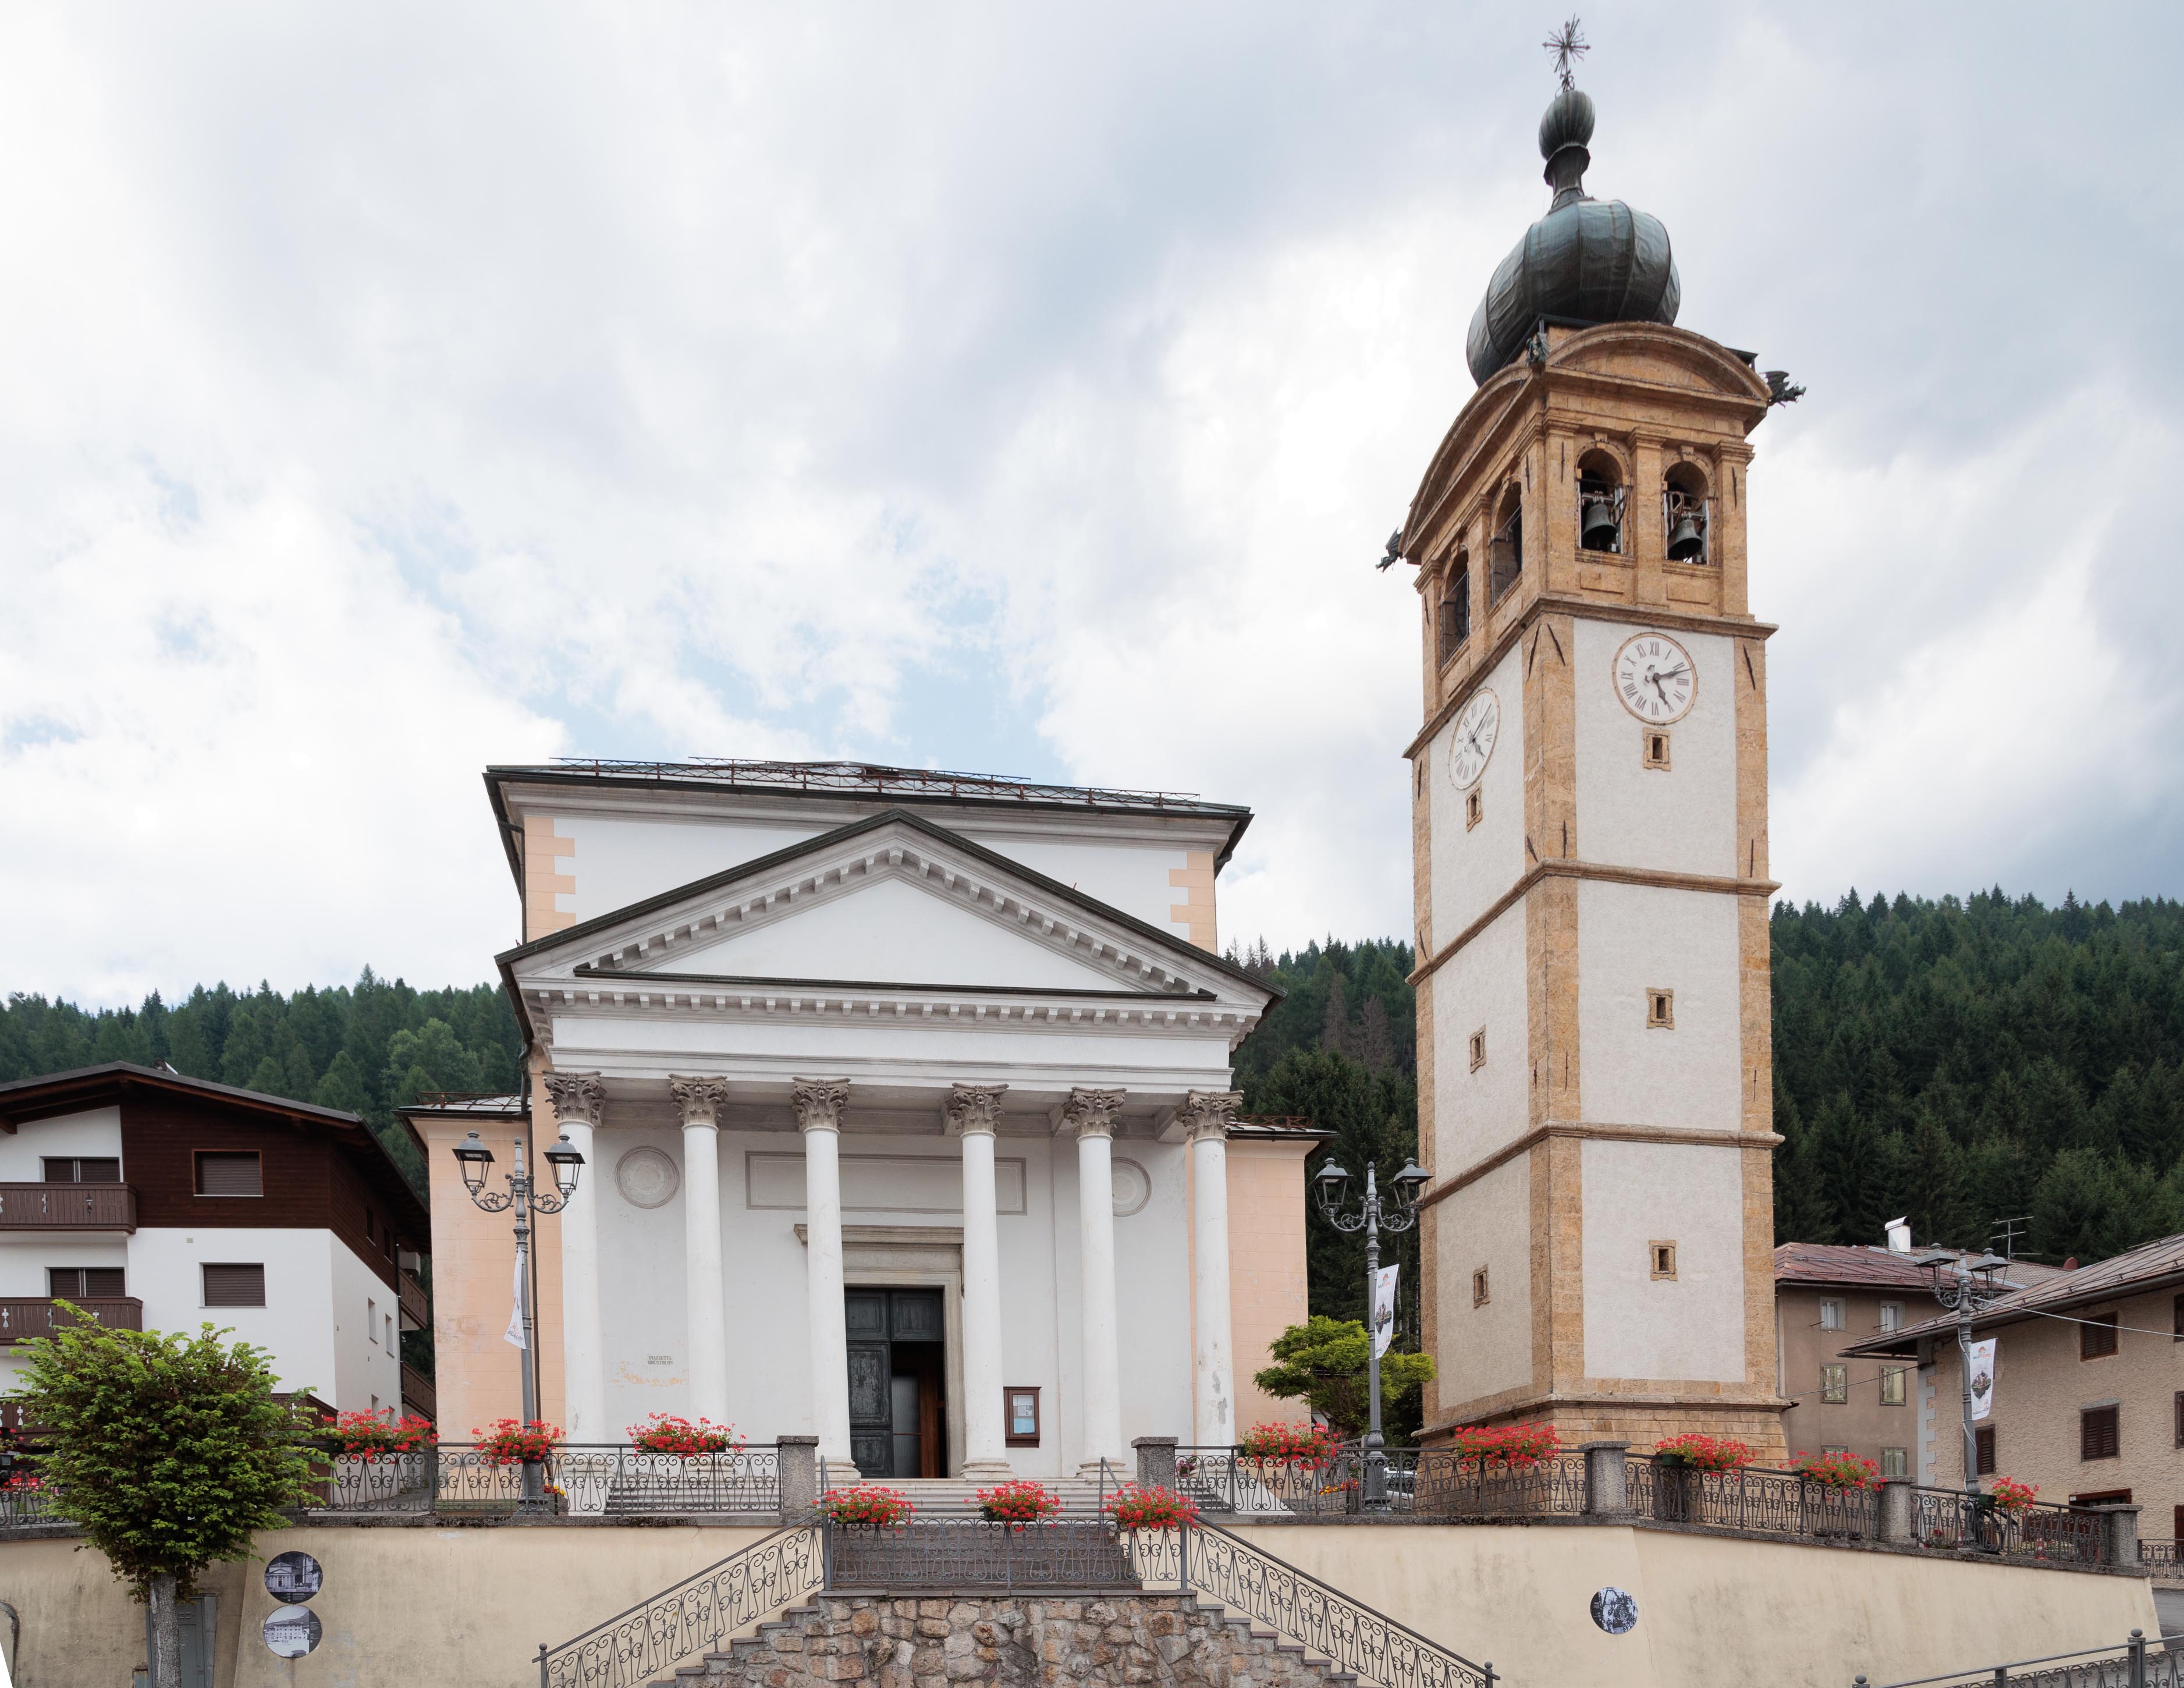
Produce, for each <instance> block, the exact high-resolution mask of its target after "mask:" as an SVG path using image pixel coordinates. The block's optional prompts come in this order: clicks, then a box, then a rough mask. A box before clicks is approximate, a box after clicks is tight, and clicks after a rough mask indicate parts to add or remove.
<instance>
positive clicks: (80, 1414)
mask: <svg viewBox="0 0 2184 1688" xmlns="http://www.w3.org/2000/svg"><path fill="white" fill-rule="evenodd" d="M226 1334H229V1333H227V1332H226V1331H216V1330H214V1329H213V1327H212V1326H210V1325H209V1324H208V1325H206V1326H204V1327H203V1329H202V1330H201V1331H200V1332H199V1334H198V1335H196V1336H184V1335H181V1334H178V1333H164V1334H163V1333H160V1332H156V1331H135V1330H111V1329H107V1328H106V1327H105V1326H103V1325H99V1324H95V1323H92V1322H91V1321H90V1320H89V1319H87V1318H79V1319H77V1320H74V1321H71V1322H70V1323H68V1324H66V1325H64V1326H63V1327H62V1328H61V1329H59V1330H58V1331H57V1332H56V1333H55V1334H53V1336H50V1337H42V1338H39V1339H37V1340H35V1341H32V1342H30V1343H27V1344H25V1351H26V1352H27V1354H28V1355H29V1358H30V1363H29V1365H28V1366H27V1367H26V1368H25V1369H24V1371H23V1373H22V1374H21V1383H20V1392H19V1395H18V1399H19V1400H20V1401H21V1403H22V1407H23V1412H24V1417H25V1418H26V1419H28V1420H31V1421H32V1422H34V1423H37V1424H39V1425H42V1426H43V1427H44V1429H45V1430H46V1431H47V1436H48V1440H49V1442H50V1446H51V1451H50V1452H48V1453H46V1454H43V1455H42V1456H41V1457H40V1459H39V1467H38V1471H39V1475H40V1476H41V1477H42V1479H44V1481H45V1483H46V1485H47V1487H48V1488H49V1489H50V1490H52V1491H53V1504H54V1507H55V1508H56V1509H57V1510H58V1511H59V1512H60V1513H63V1514H64V1515H65V1516H67V1517H68V1518H70V1519H71V1520H73V1521H74V1522H75V1524H76V1526H77V1527H78V1528H79V1529H81V1530H82V1532H83V1535H84V1537H85V1540H86V1542H87V1543H88V1545H89V1546H92V1547H95V1548H97V1550H98V1551H99V1552H102V1553H103V1554H105V1555H106V1557H107V1559H108V1561H109V1563H111V1564H112V1566H113V1567H114V1575H115V1576H116V1577H118V1578H120V1579H121V1580H122V1581H123V1582H125V1583H126V1584H127V1585H129V1588H130V1591H131V1593H132V1594H133V1595H134V1596H136V1598H137V1599H138V1600H141V1601H148V1602H150V1604H151V1607H152V1642H153V1646H152V1681H153V1688H181V1678H182V1658H181V1626H180V1623H179V1614H178V1613H176V1610H175V1602H177V1601H183V1600H189V1599H192V1598H193V1597H194V1596H195V1595H196V1592H197V1579H198V1574H200V1573H201V1572H203V1570H204V1569H205V1568H206V1567H207V1566H209V1565H212V1564H214V1563H217V1562H219V1561H221V1560H226V1559H243V1558H248V1557H249V1555H250V1543H251V1538H252V1537H253V1535H256V1533H257V1532H258V1531H259V1530H261V1529H276V1528H278V1527H279V1526H280V1525H281V1524H283V1523H285V1522H286V1520H285V1519H284V1518H283V1517H282V1516H281V1507H285V1506H288V1505H292V1504H293V1503H294V1502H295V1501H297V1500H298V1499H299V1498H300V1497H301V1496H302V1494H303V1491H304V1482H305V1480H306V1479H308V1477H309V1474H310V1462H309V1457H308V1454H307V1452H306V1444H305V1442H304V1435H305V1434H306V1430H307V1424H306V1421H305V1418H304V1413H303V1411H302V1409H301V1408H300V1407H295V1406H292V1405H290V1404H289V1403H287V1402H284V1401H280V1400H277V1399H276V1398H275V1396H274V1393H273V1389H274V1384H275V1383H276V1375H275V1373H274V1371H273V1368H272V1365H271V1363H270V1362H271V1356H270V1355H268V1354H267V1353H265V1351H263V1350H261V1349H257V1348H253V1347H251V1346H250V1345H248V1344H247V1343H240V1342H238V1343H236V1344H234V1345H232V1346H230V1345H227V1344H226V1343H224V1342H222V1341H221V1340H220V1338H221V1337H223V1336H225V1335H226Z"/></svg>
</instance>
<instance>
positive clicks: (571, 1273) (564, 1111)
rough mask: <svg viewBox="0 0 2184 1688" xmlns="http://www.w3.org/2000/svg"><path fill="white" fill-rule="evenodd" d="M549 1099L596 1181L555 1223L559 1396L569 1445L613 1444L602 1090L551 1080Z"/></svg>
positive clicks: (579, 1080) (578, 1077) (587, 1082)
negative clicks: (603, 1306)
mask: <svg viewBox="0 0 2184 1688" xmlns="http://www.w3.org/2000/svg"><path fill="white" fill-rule="evenodd" d="M546 1095H547V1096H548V1097H549V1099H550V1100H552V1102H553V1104H554V1123H556V1124H557V1125H558V1126H560V1128H561V1131H562V1132H563V1133H564V1134H565V1135H566V1136H567V1137H568V1139H569V1142H570V1144H571V1146H573V1147H574V1148H575V1149H576V1150H577V1153H578V1154H580V1155H582V1156H583V1157H584V1163H585V1167H586V1169H587V1170H588V1171H589V1172H590V1173H591V1177H589V1178H585V1179H583V1180H582V1181H581V1182H580V1183H579V1184H577V1193H576V1194H575V1195H572V1196H571V1197H570V1198H569V1205H568V1206H566V1207H565V1208H563V1209H562V1210H561V1214H560V1219H559V1221H558V1223H559V1224H560V1227H561V1371H562V1385H561V1393H562V1404H563V1410H564V1411H565V1412H566V1413H567V1415H568V1423H566V1424H565V1425H564V1426H563V1427H562V1428H563V1429H565V1431H566V1433H567V1435H568V1439H569V1440H571V1441H572V1442H610V1441H614V1440H617V1436H616V1432H615V1431H613V1430H610V1429H608V1427H607V1372H606V1340H605V1337H604V1331H603V1329H602V1326H601V1323H600V1319H599V1153H598V1150H596V1148H595V1147H594V1146H593V1131H594V1130H595V1129H596V1128H597V1127H598V1125H599V1110H600V1108H601V1106H603V1104H604V1100H605V1089H604V1086H603V1085H601V1084H600V1083H599V1074H598V1073H596V1072H549V1073H548V1074H547V1075H546ZM547 1170H548V1169H547V1167H545V1165H544V1162H543V1159H541V1160H539V1161H538V1162H535V1163H534V1167H533V1173H534V1176H535V1175H537V1174H538V1173H544V1172H546V1171H547ZM549 1182H550V1177H549ZM541 1410H542V1411H543V1408H542V1409H541Z"/></svg>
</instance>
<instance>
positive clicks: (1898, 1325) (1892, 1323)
mask: <svg viewBox="0 0 2184 1688" xmlns="http://www.w3.org/2000/svg"><path fill="white" fill-rule="evenodd" d="M1880 1328H1881V1329H1883V1330H1901V1329H1903V1302H1901V1301H1883V1302H1882V1303H1881V1304H1880Z"/></svg>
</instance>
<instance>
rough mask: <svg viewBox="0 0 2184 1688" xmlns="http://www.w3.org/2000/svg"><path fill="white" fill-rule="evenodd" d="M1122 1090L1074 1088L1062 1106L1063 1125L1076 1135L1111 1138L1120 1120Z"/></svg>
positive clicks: (1069, 1132) (1064, 1129) (1065, 1129)
mask: <svg viewBox="0 0 2184 1688" xmlns="http://www.w3.org/2000/svg"><path fill="white" fill-rule="evenodd" d="M1123 1094H1124V1093H1123V1091H1120V1090H1084V1089H1078V1090H1072V1091H1071V1092H1070V1093H1069V1100H1067V1101H1066V1102H1064V1103H1063V1104H1062V1105H1061V1128H1062V1130H1063V1131H1065V1132H1067V1133H1068V1134H1071V1135H1073V1136H1076V1137H1112V1136H1113V1135H1114V1134H1115V1131H1116V1128H1117V1125H1118V1124H1119V1123H1120V1122H1119V1121H1118V1120H1117V1118H1116V1116H1117V1114H1119V1113H1120V1112H1122V1111H1123Z"/></svg>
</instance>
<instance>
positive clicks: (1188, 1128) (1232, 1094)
mask: <svg viewBox="0 0 2184 1688" xmlns="http://www.w3.org/2000/svg"><path fill="white" fill-rule="evenodd" d="M1243 1104H1244V1093H1243V1092H1242V1091H1241V1090H1193V1091H1192V1092H1191V1093H1190V1095H1187V1096H1185V1097H1184V1099H1183V1106H1181V1107H1179V1108H1178V1109H1177V1110H1176V1111H1175V1117H1176V1118H1177V1119H1178V1121H1180V1122H1181V1123H1182V1125H1183V1128H1184V1134H1185V1135H1186V1136H1188V1137H1189V1138H1190V1140H1191V1141H1192V1142H1193V1143H1207V1142H1212V1143H1222V1142H1226V1141H1227V1140H1228V1137H1229V1127H1230V1126H1232V1125H1234V1124H1235V1123H1236V1110H1237V1109H1238V1108H1240V1107H1241V1106H1243Z"/></svg>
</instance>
